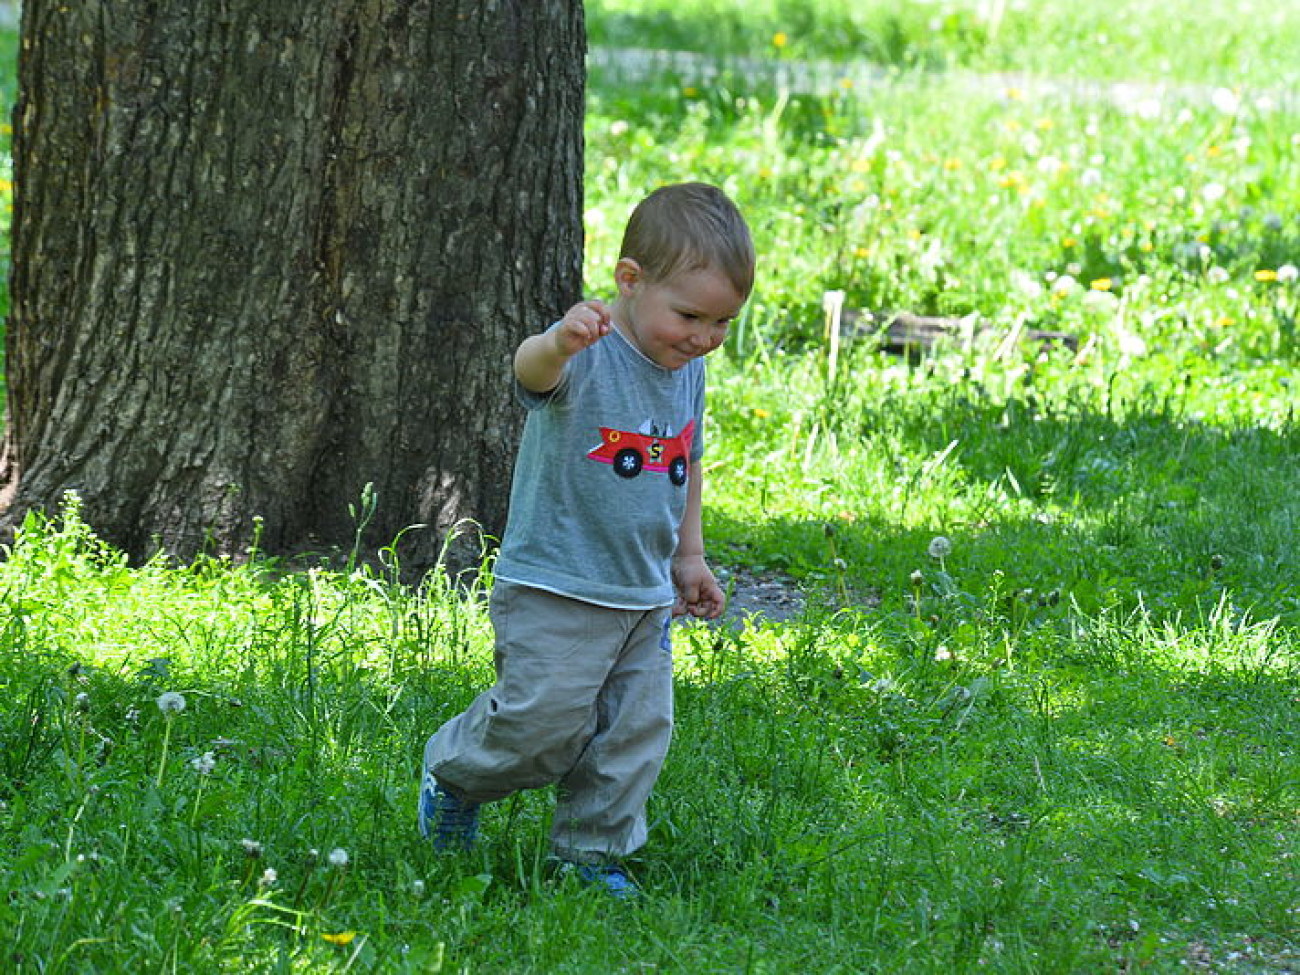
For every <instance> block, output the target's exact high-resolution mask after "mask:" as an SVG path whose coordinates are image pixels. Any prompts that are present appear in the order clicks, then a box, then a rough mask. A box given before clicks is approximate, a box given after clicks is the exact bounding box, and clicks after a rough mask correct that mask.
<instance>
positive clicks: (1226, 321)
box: [1214, 315, 1237, 328]
mask: <svg viewBox="0 0 1300 975" xmlns="http://www.w3.org/2000/svg"><path fill="white" fill-rule="evenodd" d="M1214 324H1215V325H1216V326H1218V327H1219V328H1227V327H1228V326H1229V325H1236V324H1237V320H1236V319H1235V318H1233V317H1232V316H1231V315H1221V316H1219V320H1218V321H1216V322H1215V323H1214Z"/></svg>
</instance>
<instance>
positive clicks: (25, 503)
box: [0, 0, 585, 567]
mask: <svg viewBox="0 0 1300 975" xmlns="http://www.w3.org/2000/svg"><path fill="white" fill-rule="evenodd" d="M584 45H585V40H584V31H583V21H582V4H581V0H547V2H546V3H535V2H532V0H274V2H270V0H212V2H208V3H195V4H190V3H161V4H160V3H157V2H155V0H27V2H26V3H25V4H24V14H23V27H22V40H21V50H20V56H19V90H20V94H19V99H18V105H17V107H16V109H15V113H14V167H15V174H16V175H15V184H16V194H15V201H14V220H13V246H12V252H13V271H12V277H11V293H12V312H11V317H10V320H9V331H8V337H7V353H8V369H9V377H8V379H9V414H8V415H9V422H8V427H7V429H6V431H5V435H6V436H5V444H4V453H3V457H2V459H0V484H3V493H2V494H0V507H3V509H4V515H3V519H4V521H5V522H6V523H7V524H8V525H9V526H10V527H12V526H13V525H14V524H16V523H17V522H18V521H19V519H21V517H22V516H23V513H24V512H26V511H27V510H29V509H31V508H38V507H51V506H53V505H55V504H56V503H57V502H58V501H59V500H60V498H61V497H62V495H63V494H64V492H65V491H67V490H70V489H72V490H76V491H77V492H78V493H79V494H80V495H81V497H82V499H83V502H84V511H85V516H86V518H87V520H88V521H89V522H90V523H91V525H92V526H93V527H95V529H96V530H97V531H98V532H99V533H100V535H101V536H102V537H104V538H105V539H107V540H108V541H110V542H112V543H113V544H115V545H117V546H119V547H121V548H123V549H124V550H125V551H126V552H128V553H129V554H130V555H131V556H132V557H134V558H136V559H143V558H147V557H150V556H152V555H153V554H154V553H155V552H157V551H158V550H159V549H160V548H161V549H163V550H165V551H167V552H170V553H173V554H175V555H177V556H179V557H181V558H189V557H190V556H192V555H193V554H194V553H196V552H198V551H200V550H207V551H212V552H215V553H217V554H220V555H230V556H239V555H240V554H241V553H243V552H244V551H245V550H246V549H247V547H248V546H249V545H250V544H251V542H252V540H253V538H254V531H255V524H256V523H257V522H258V520H260V522H261V527H260V529H258V530H259V531H260V537H261V545H262V547H263V548H264V549H266V550H268V551H272V552H292V551H300V550H302V549H313V550H321V551H330V550H334V551H338V550H342V551H348V550H350V549H351V547H352V544H353V537H354V532H355V530H356V524H355V522H354V518H353V515H352V514H350V512H349V508H350V507H353V508H355V509H358V510H357V513H358V514H359V513H360V511H359V509H360V507H361V505H360V497H361V494H362V491H363V488H364V487H365V485H367V484H373V485H374V491H375V495H376V497H377V499H378V506H377V510H376V511H375V515H374V518H373V520H372V522H371V524H370V527H369V530H368V544H369V545H371V546H373V545H383V544H387V543H388V542H391V541H392V540H393V539H394V538H395V537H396V536H397V535H398V534H399V533H400V532H401V531H402V529H403V528H405V527H407V526H409V525H411V524H413V523H422V524H425V525H428V526H429V528H428V529H427V530H423V531H419V532H413V533H410V534H408V536H407V537H406V540H405V541H404V545H405V548H404V557H405V559H406V561H407V565H408V567H412V566H415V567H418V566H421V565H428V564H429V563H430V562H431V561H432V560H433V559H434V558H436V556H437V554H438V552H439V550H440V547H441V545H442V541H443V538H444V536H445V535H446V533H447V532H448V530H449V529H450V528H451V527H452V526H453V525H455V524H456V523H457V522H459V521H460V520H461V519H474V520H476V521H477V522H479V523H480V524H481V525H482V526H483V527H484V528H486V529H487V530H488V531H489V532H490V533H496V532H498V531H499V530H500V528H501V527H502V525H503V524H504V518H505V511H506V503H507V500H508V485H509V476H510V469H511V464H512V462H513V457H514V451H515V446H516V441H517V433H518V429H519V426H520V416H519V411H518V410H517V408H516V407H515V405H514V401H513V397H512V391H511V385H510V375H511V373H510V356H511V353H512V351H513V349H514V346H515V344H516V343H517V342H518V341H519V339H520V338H521V337H522V336H523V335H525V334H527V333H529V332H531V331H533V330H536V329H537V328H538V327H540V326H544V325H545V324H546V323H548V322H549V321H550V320H552V319H553V317H556V316H558V314H559V313H560V312H561V311H562V310H563V308H564V307H566V306H567V305H568V304H569V303H570V302H571V301H573V300H575V299H576V298H577V296H578V294H579V291H580V288H581V266H582V265H581V248H582V112H583V104H582V102H583V78H584V65H583V51H584Z"/></svg>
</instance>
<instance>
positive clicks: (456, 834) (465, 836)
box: [419, 770, 479, 851]
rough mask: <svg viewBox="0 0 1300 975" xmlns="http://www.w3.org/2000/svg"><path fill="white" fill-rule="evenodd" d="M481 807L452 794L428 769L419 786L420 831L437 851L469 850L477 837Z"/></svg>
mask: <svg viewBox="0 0 1300 975" xmlns="http://www.w3.org/2000/svg"><path fill="white" fill-rule="evenodd" d="M478 807H479V804H478V803H477V802H467V801H465V800H464V799H458V798H457V797H456V796H454V795H452V794H451V793H450V792H448V791H447V790H446V789H445V788H443V786H442V783H441V782H439V781H438V780H437V779H435V778H434V777H433V773H432V772H429V771H427V770H426V771H425V773H424V784H423V785H421V786H420V810H419V817H420V818H419V823H420V835H421V836H423V837H424V838H425V839H432V840H433V848H434V849H435V850H438V851H443V850H468V849H469V848H470V847H472V846H473V845H474V840H475V839H476V838H477V837H478Z"/></svg>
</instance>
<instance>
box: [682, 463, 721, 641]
mask: <svg viewBox="0 0 1300 975" xmlns="http://www.w3.org/2000/svg"><path fill="white" fill-rule="evenodd" d="M703 499H704V472H703V471H702V470H701V469H700V465H699V463H698V462H696V463H693V464H691V466H690V473H689V474H688V475H687V479H686V513H685V514H684V515H683V516H682V524H681V527H680V528H679V529H678V532H677V552H676V553H675V554H674V555H673V585H675V586H676V587H677V603H676V605H675V606H673V615H674V616H684V615H685V614H687V613H690V614H691V615H692V616H698V617H699V618H700V619H706V620H711V619H716V618H717V617H719V616H721V615H722V610H723V607H724V606H725V605H726V602H727V597H726V594H725V593H723V591H722V587H721V586H719V585H718V580H717V579H715V578H714V577H713V572H712V571H711V570H710V569H709V566H708V564H707V563H706V562H705V561H704V527H703V523H702V518H701V509H702V508H703Z"/></svg>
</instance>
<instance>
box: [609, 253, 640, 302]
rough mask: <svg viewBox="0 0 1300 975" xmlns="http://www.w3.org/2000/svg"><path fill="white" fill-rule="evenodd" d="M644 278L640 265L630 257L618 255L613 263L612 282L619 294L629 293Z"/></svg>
mask: <svg viewBox="0 0 1300 975" xmlns="http://www.w3.org/2000/svg"><path fill="white" fill-rule="evenodd" d="M644 278H645V272H643V271H642V270H641V265H640V264H638V263H637V262H636V261H634V260H632V258H630V257H620V258H619V259H618V263H617V264H615V265H614V284H615V285H616V286H617V287H618V293H619V295H620V296H627V295H630V294H631V293H632V292H633V291H635V290H636V286H637V285H638V284H640V283H641V282H642V280H644Z"/></svg>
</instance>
